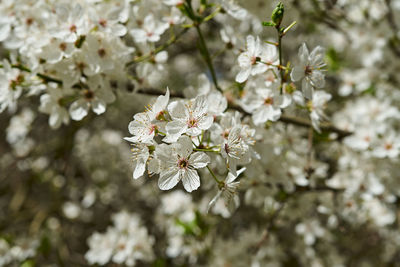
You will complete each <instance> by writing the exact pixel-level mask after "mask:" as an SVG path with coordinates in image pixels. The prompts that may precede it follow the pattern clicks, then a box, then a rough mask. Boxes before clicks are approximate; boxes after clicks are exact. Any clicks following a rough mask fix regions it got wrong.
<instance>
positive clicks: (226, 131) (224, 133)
mask: <svg viewBox="0 0 400 267" xmlns="http://www.w3.org/2000/svg"><path fill="white" fill-rule="evenodd" d="M228 136H229V130H225V131H224V132H223V133H222V137H223V138H225V139H228Z"/></svg>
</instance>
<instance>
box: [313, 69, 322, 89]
mask: <svg viewBox="0 0 400 267" xmlns="http://www.w3.org/2000/svg"><path fill="white" fill-rule="evenodd" d="M310 79H311V81H312V83H313V85H314V86H315V87H317V88H322V87H324V86H325V76H324V74H323V73H322V72H320V71H313V73H312V74H311V77H310Z"/></svg>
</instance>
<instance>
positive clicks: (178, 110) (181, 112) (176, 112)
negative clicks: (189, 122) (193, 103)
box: [168, 101, 189, 120]
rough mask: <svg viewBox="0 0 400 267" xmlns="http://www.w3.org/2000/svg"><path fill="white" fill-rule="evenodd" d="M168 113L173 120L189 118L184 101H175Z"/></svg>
mask: <svg viewBox="0 0 400 267" xmlns="http://www.w3.org/2000/svg"><path fill="white" fill-rule="evenodd" d="M168 112H169V115H170V116H171V117H172V119H182V120H185V119H186V118H189V114H188V111H187V108H186V107H185V104H184V102H183V101H174V102H171V103H170V104H169V105H168Z"/></svg>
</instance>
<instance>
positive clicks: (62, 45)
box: [59, 43, 67, 51]
mask: <svg viewBox="0 0 400 267" xmlns="http://www.w3.org/2000/svg"><path fill="white" fill-rule="evenodd" d="M59 48H60V50H61V51H65V50H67V44H66V43H61V44H60V45H59Z"/></svg>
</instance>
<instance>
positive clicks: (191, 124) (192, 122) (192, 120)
mask: <svg viewBox="0 0 400 267" xmlns="http://www.w3.org/2000/svg"><path fill="white" fill-rule="evenodd" d="M187 124H188V127H189V128H193V127H197V120H196V119H195V118H190V119H189V120H188V122H187Z"/></svg>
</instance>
